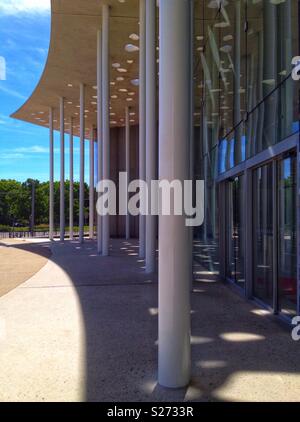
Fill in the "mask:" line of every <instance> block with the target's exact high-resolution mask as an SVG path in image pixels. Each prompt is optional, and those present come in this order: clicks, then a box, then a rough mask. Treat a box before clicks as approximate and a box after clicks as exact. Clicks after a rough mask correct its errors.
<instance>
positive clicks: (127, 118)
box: [125, 107, 130, 240]
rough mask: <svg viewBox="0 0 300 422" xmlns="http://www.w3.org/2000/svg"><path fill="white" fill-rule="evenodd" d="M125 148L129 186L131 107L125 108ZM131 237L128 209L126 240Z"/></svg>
mask: <svg viewBox="0 0 300 422" xmlns="http://www.w3.org/2000/svg"><path fill="white" fill-rule="evenodd" d="M125 122H126V127H125V132H126V133H125V149H126V174H127V186H128V184H129V183H130V122H129V107H126V108H125ZM127 203H128V191H127ZM129 239H130V215H129V212H128V209H127V214H126V240H129Z"/></svg>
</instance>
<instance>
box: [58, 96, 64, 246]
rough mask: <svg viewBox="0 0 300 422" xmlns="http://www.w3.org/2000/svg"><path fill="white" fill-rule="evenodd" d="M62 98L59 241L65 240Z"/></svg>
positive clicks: (62, 113)
mask: <svg viewBox="0 0 300 422" xmlns="http://www.w3.org/2000/svg"><path fill="white" fill-rule="evenodd" d="M64 103H65V101H64V98H63V97H61V98H60V99H59V109H60V241H61V242H63V241H64V238H65V121H64V118H65V113H64Z"/></svg>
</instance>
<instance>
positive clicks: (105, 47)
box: [102, 4, 110, 256]
mask: <svg viewBox="0 0 300 422" xmlns="http://www.w3.org/2000/svg"><path fill="white" fill-rule="evenodd" d="M102 129H103V134H102V142H103V157H102V159H103V179H104V180H108V179H110V127H109V6H108V5H107V4H104V5H103V6H102ZM109 220H110V219H109V215H105V216H103V217H102V255H103V256H108V255H109V241H110V229H109V224H110V221H109Z"/></svg>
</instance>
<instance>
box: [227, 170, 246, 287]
mask: <svg viewBox="0 0 300 422" xmlns="http://www.w3.org/2000/svg"><path fill="white" fill-rule="evenodd" d="M243 185H244V176H243V175H241V176H238V177H235V178H234V179H232V180H230V181H228V183H227V207H226V208H227V212H226V220H227V221H226V228H227V236H226V243H227V247H226V250H227V257H226V261H227V264H226V276H227V278H229V279H230V280H232V281H233V282H234V283H236V284H237V285H239V286H240V287H242V288H244V287H245V272H244V262H245V256H244V250H245V238H244V228H245V224H244V221H243V219H244V209H243V194H244V186H243Z"/></svg>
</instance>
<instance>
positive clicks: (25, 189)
mask: <svg viewBox="0 0 300 422" xmlns="http://www.w3.org/2000/svg"><path fill="white" fill-rule="evenodd" d="M33 185H34V223H35V226H39V225H45V226H47V225H48V224H49V182H40V181H39V180H35V179H27V180H26V182H23V183H22V182H18V181H16V180H4V179H2V180H0V229H2V230H4V229H5V228H6V227H13V226H15V227H17V226H20V227H29V226H30V220H31V212H32V192H33V189H32V186H33ZM79 186H80V185H79V182H74V225H78V223H79ZM69 194H70V182H69V181H66V182H65V218H66V225H68V224H69ZM84 196H85V215H88V211H89V203H88V198H89V187H88V185H87V184H86V183H85V195H84ZM59 208H60V182H54V224H55V225H56V226H59Z"/></svg>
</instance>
